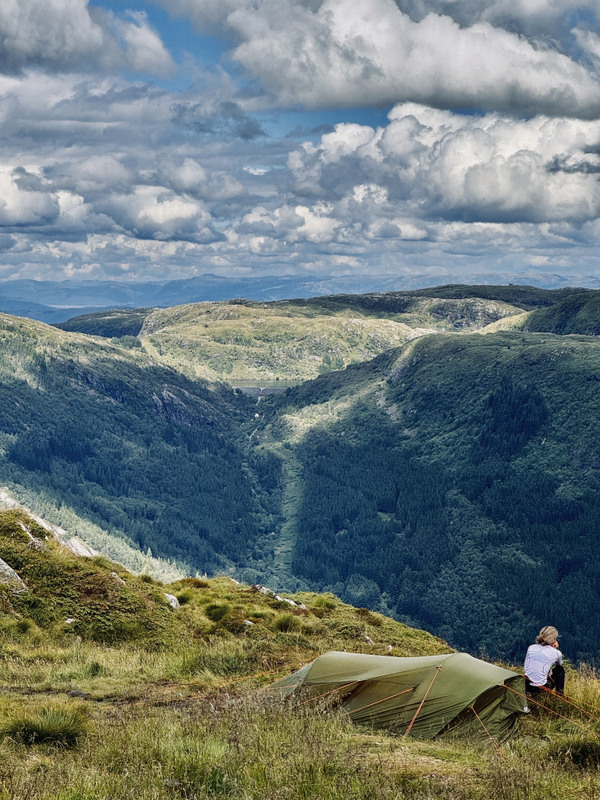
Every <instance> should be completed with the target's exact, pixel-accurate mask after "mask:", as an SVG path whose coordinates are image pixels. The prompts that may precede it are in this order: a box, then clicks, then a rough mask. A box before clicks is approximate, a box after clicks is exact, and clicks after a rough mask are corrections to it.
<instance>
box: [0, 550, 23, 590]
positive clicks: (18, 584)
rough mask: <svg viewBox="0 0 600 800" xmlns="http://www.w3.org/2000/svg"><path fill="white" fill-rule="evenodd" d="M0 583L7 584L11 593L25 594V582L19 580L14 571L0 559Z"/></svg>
mask: <svg viewBox="0 0 600 800" xmlns="http://www.w3.org/2000/svg"><path fill="white" fill-rule="evenodd" d="M0 583H3V584H8V586H10V588H11V589H12V590H13V591H16V592H25V591H27V586H26V585H25V581H24V580H23V579H22V578H20V577H19V576H18V575H17V573H16V572H15V571H14V569H13V568H12V567H11V566H9V565H8V564H7V563H6V561H4V560H3V559H1V558H0Z"/></svg>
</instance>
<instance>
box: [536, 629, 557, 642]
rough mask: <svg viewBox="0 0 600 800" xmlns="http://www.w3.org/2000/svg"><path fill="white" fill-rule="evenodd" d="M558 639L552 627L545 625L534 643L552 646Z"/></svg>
mask: <svg viewBox="0 0 600 800" xmlns="http://www.w3.org/2000/svg"><path fill="white" fill-rule="evenodd" d="M557 639H558V631H557V630H556V628H554V627H553V626H552V625H546V626H545V627H544V628H542V630H541V631H540V632H539V633H538V635H537V637H536V642H537V643H538V644H553V643H554V642H555V641H556V640H557Z"/></svg>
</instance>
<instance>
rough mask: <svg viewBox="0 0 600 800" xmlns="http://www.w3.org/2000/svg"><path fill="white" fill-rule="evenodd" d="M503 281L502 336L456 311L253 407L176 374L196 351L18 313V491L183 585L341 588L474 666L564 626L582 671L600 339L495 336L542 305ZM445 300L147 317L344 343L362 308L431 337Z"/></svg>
mask: <svg viewBox="0 0 600 800" xmlns="http://www.w3.org/2000/svg"><path fill="white" fill-rule="evenodd" d="M504 288H507V292H508V294H509V295H510V297H511V299H512V300H513V301H515V302H517V300H519V302H520V304H521V305H520V307H518V306H511V308H512V310H513V311H515V312H516V311H518V312H519V313H518V314H517V313H514V314H512V313H511V315H510V316H509V317H503V316H502V314H500V315H499V319H497V321H496V323H491V324H488V325H486V326H485V327H484V328H482V329H481V330H482V331H486V333H485V335H481V334H480V333H473V332H471V331H469V328H468V327H467V328H466V330H465V329H463V328H459V330H461V332H460V333H456V332H454V333H450V332H448V331H447V330H445V329H444V328H445V327H446V328H447V327H448V326H449V325H450V324H451V322H450V319H451V318H450V316H449V315H448V311H447V310H446V311H445V312H444V314H441V316H440V320H441V321H440V322H439V329H440V332H439V333H436V334H429V335H422V336H420V337H419V338H415V339H411V340H410V341H408V342H406V343H405V344H403V345H402V346H401V347H399V348H392V349H390V350H386V352H384V353H383V354H381V355H379V356H377V357H376V358H374V359H371V360H369V361H366V362H363V363H360V364H352V365H349V366H348V367H347V368H346V369H344V370H340V371H330V372H328V373H324V374H323V375H321V376H320V377H318V378H317V379H315V380H312V381H308V382H305V383H302V384H301V385H299V386H296V387H290V388H288V389H287V390H286V391H285V393H284V394H282V395H280V396H278V397H271V398H261V401H260V403H259V404H258V405H257V404H256V402H255V401H252V400H250V399H249V398H247V397H243V396H242V395H241V394H240V393H238V392H235V391H233V390H231V389H230V388H229V389H228V388H227V387H226V386H224V385H222V384H211V383H208V382H206V381H204V380H200V379H197V378H192V377H189V376H186V375H185V374H183V373H184V372H187V371H188V369H189V364H191V363H192V360H193V359H189V358H188V361H187V362H185V363H182V365H180V368H179V369H175V368H174V367H173V366H166V365H164V364H161V363H159V362H158V361H157V359H156V358H152V357H151V356H149V355H148V353H146V352H144V351H143V350H142V348H140V347H138V346H133V345H134V344H135V342H136V341H137V338H135V337H131V336H126V337H123V338H121V339H110V340H108V339H99V338H96V337H89V336H85V335H82V334H76V333H67V332H64V331H60V330H56V329H53V328H49V327H47V326H44V325H42V324H39V323H33V322H27V321H25V320H14V319H11V318H8V317H5V318H3V319H2V331H1V333H2V336H3V339H2V342H3V346H2V350H0V367H1V369H2V383H1V384H0V391H2V392H3V394H2V407H1V410H0V420H1V428H0V430H1V431H2V440H1V444H2V449H1V450H0V476H2V482H3V483H4V484H6V485H7V486H8V488H9V490H10V491H11V492H12V494H13V496H15V497H16V498H17V499H19V500H20V501H21V502H22V503H24V504H25V505H28V506H30V507H35V508H39V509H40V511H41V513H43V514H44V515H46V516H47V517H48V518H49V519H51V520H52V521H53V522H55V523H57V524H63V525H64V526H65V527H68V528H70V529H71V530H77V532H78V535H80V536H81V537H82V538H84V539H85V540H86V541H87V542H89V543H90V544H92V546H94V547H96V549H99V550H102V551H103V552H106V553H107V554H108V555H111V556H112V557H114V558H122V557H123V556H122V555H121V553H123V549H122V548H123V545H126V552H125V553H124V555H125V562H126V563H130V564H131V566H132V567H134V568H136V569H139V566H136V565H134V563H133V560H131V561H130V560H128V559H132V554H133V553H134V552H136V553H138V554H140V553H141V554H143V555H153V556H161V557H162V558H163V559H164V560H166V562H167V567H168V569H169V570H174V571H175V572H177V573H178V574H188V575H191V576H193V575H195V574H196V573H200V574H208V575H215V574H223V573H227V574H230V575H233V576H235V577H236V578H237V579H240V580H244V581H246V582H247V583H256V582H259V583H263V582H266V583H275V584H276V585H278V586H279V587H281V588H282V589H286V590H289V591H297V590H313V591H321V590H327V591H331V592H333V593H334V594H335V595H337V596H339V597H341V598H342V600H344V601H345V602H349V603H351V604H353V605H357V606H363V607H369V608H371V609H374V610H377V611H381V612H383V613H385V614H388V615H391V616H394V617H396V618H397V619H399V620H402V621H405V622H406V623H409V624H412V625H415V626H417V627H420V628H426V629H428V630H430V631H432V632H433V633H435V634H436V635H439V636H441V637H442V638H444V639H446V640H447V641H449V642H450V643H451V644H452V646H456V647H459V648H462V649H466V650H468V651H469V652H472V653H474V654H476V655H477V654H479V653H480V652H482V651H483V652H487V653H490V654H492V655H494V656H495V657H503V658H520V656H521V654H522V652H523V650H524V648H525V646H526V645H527V644H528V643H529V641H530V639H531V636H532V635H533V633H534V632H535V630H536V629H539V627H540V626H541V625H542V624H545V623H546V622H548V621H551V622H552V623H553V624H556V625H557V627H558V628H559V630H560V631H561V634H562V641H563V646H564V649H565V651H566V652H567V653H568V654H569V656H570V657H571V658H573V659H579V660H583V661H587V662H589V663H592V664H593V663H596V660H597V658H598V647H597V640H598V631H597V630H596V629H597V626H598V625H599V624H600V623H597V622H596V620H598V619H600V616H599V615H598V611H599V610H600V609H599V603H600V601H599V599H598V597H599V594H598V592H599V591H600V573H599V572H598V570H597V568H596V566H595V563H596V559H595V555H594V554H595V548H596V531H597V529H598V522H599V521H600V520H599V519H598V516H599V513H600V512H599V505H598V500H597V498H598V488H599V486H598V481H599V474H600V473H599V471H598V470H599V463H600V462H599V456H598V452H599V451H598V447H599V436H598V427H597V420H598V418H599V417H600V409H599V408H598V404H599V402H600V400H599V395H598V392H597V384H598V381H599V380H600V360H599V359H600V351H599V349H598V348H599V346H600V342H599V340H598V339H597V338H595V337H593V336H588V337H586V336H573V335H569V336H558V335H553V334H546V333H544V334H540V333H531V332H527V331H519V330H512V331H511V330H507V331H502V330H500V331H496V332H492V331H493V330H494V327H495V326H498V325H504V324H510V325H511V326H512V325H513V324H514V320H515V318H521V313H526V314H527V313H530V312H528V311H523V308H525V307H529V308H531V307H532V306H535V305H536V304H537V305H538V306H539V305H540V304H541V303H545V302H546V301H547V295H544V294H542V295H540V294H539V292H538V291H533V292H531V293H529V290H528V289H526V287H504ZM488 289H489V292H488V293H489V294H492V295H496V294H502V293H503V291H501V290H503V287H500V288H497V287H488ZM464 291H465V289H464V287H462V288H460V287H458V288H457V287H445V288H442V289H441V290H440V292H441V293H447V294H448V293H450V294H455V293H460V292H464ZM432 292H433V290H432ZM517 295H518V297H517ZM585 295H586V296H587V297H589V298H590V300H591V298H593V297H594V293H591V292H590V293H585ZM576 296H577V293H573V292H565V294H564V296H563V301H564V302H567V301H568V299H569V297H576ZM565 298H567V299H566V300H565ZM450 300H452V303H451V304H450V306H449V307H450V308H451V309H453V310H454V312H456V314H457V316H456V318H455V322H459V323H460V324H461V325H462V322H461V320H462V319H463V317H464V309H465V308H466V309H469V312H470V313H471V312H473V313H472V315H471V316H469V317H468V323H469V324H474V325H477V326H480V325H481V324H482V322H483V320H482V319H481V318H480V317H479V318H478V317H477V314H475V313H474V310H475V309H477V308H481V306H478V305H477V303H479V302H480V301H481V298H478V299H477V298H476V301H474V302H473V303H466V304H465V301H464V299H462V298H450ZM450 300H448V299H447V298H440V297H437V298H433V299H432V298H425V300H424V299H423V297H418V298H415V297H413V298H409V299H408V300H407V299H406V297H392V296H388V295H372V296H363V297H359V298H354V299H352V298H350V299H345V298H342V299H340V298H329V299H322V298H317V299H315V300H314V301H312V300H311V301H302V302H299V301H293V302H291V301H290V303H283V302H282V303H277V304H269V305H268V307H267V311H265V312H263V310H262V307H260V308H258V307H256V306H255V304H251V303H226V304H220V305H216V306H215V305H212V304H208V305H206V306H204V305H200V306H189V307H185V306H184V307H180V308H176V309H169V310H167V311H157V312H154V311H153V312H151V313H150V314H149V315H148V316H147V317H145V321H144V325H148V323H149V321H150V320H153V319H154V320H155V321H156V323H157V328H156V331H157V340H156V341H157V342H160V338H158V337H159V334H160V332H161V331H162V330H164V331H166V332H167V333H168V335H169V336H171V335H172V340H173V341H174V342H176V338H177V337H176V334H175V331H179V332H181V331H185V327H186V325H189V326H190V330H192V331H195V330H196V329H197V328H198V318H199V313H200V312H201V311H204V312H205V316H207V317H208V318H209V319H210V320H211V321H210V322H209V323H207V325H209V329H210V327H211V326H213V324H214V327H215V329H218V326H219V325H221V323H222V324H223V325H230V333H231V335H232V336H235V335H239V336H240V338H241V339H243V338H244V336H245V335H246V331H245V329H244V326H245V325H251V321H252V320H254V321H256V320H255V316H259V315H260V314H263V313H264V314H265V319H266V318H267V314H269V315H271V316H270V317H269V319H271V318H273V319H274V320H275V321H276V324H275V323H274V324H275V327H276V328H277V331H278V332H279V333H282V332H283V333H284V332H285V330H284V328H283V326H284V324H285V319H286V317H285V314H286V313H288V312H289V308H290V307H292V309H293V312H289V313H291V314H292V316H291V317H287V320H288V326H289V327H290V328H292V323H293V324H296V323H298V324H299V325H300V323H302V325H301V326H300V327H301V328H302V326H303V327H304V329H307V330H308V329H310V328H313V322H314V325H315V326H318V325H321V324H322V325H323V326H324V328H323V329H325V326H326V324H327V321H328V320H329V321H331V320H333V325H334V327H335V326H337V329H339V328H340V327H341V326H342V325H343V323H344V321H345V320H347V319H348V318H349V317H350V318H351V319H357V318H358V317H357V315H358V314H362V315H363V316H362V319H363V320H364V321H365V325H366V324H367V323H370V322H371V321H374V322H375V323H377V324H379V323H381V322H392V323H394V324H400V323H397V322H396V320H397V318H398V317H399V316H401V315H406V314H412V315H413V317H412V319H413V324H415V325H416V324H417V323H419V322H420V320H422V319H423V316H420V317H419V316H418V315H419V314H421V315H423V314H425V313H427V314H428V315H429V316H428V317H427V318H428V319H429V320H431V321H433V318H434V315H433V310H434V309H437V310H438V311H439V309H440V306H439V305H438V304H439V303H442V304H444V305H445V307H446V309H447V308H448V303H450ZM484 302H485V304H487V305H486V306H485V307H486V308H488V310H489V308H490V305H489V304H495V303H496V302H499V301H496V300H489V299H485V301H484ZM461 304H462V305H461ZM219 309H220V310H221V311H223V312H224V314H225V317H226V318H225V319H224V320H219V319H218V313H219ZM407 309H408V310H407ZM461 309H462V310H461ZM505 310H506V309H505ZM440 313H441V312H440ZM535 313H537V312H536V311H534V312H532V314H535ZM155 314H156V317H155V316H154V315H155ZM386 314H387V315H388V316H387V317H386V316H385V315H386ZM494 314H495V315H496V317H498V314H496V312H494ZM228 315H231V317H228ZM312 315H314V316H312ZM394 315H397V316H396V317H394ZM392 317H394V318H392ZM200 318H201V317H200ZM405 318H406V316H405ZM290 320H291V322H290ZM264 324H265V326H266V325H267V322H265V323H264ZM404 324H406V323H404ZM452 324H453V323H452ZM161 326H164V328H163V327H161ZM170 326H172V327H170ZM178 326H179V327H178ZM201 327H202V328H203V324H202V326H201ZM258 328H259V329H260V326H258ZM221 330H224V328H221ZM333 330H334V328H330V329H328V331H329V334H328V335H332V334H331V331H333ZM412 330H413V331H414V328H413V329H412ZM147 331H148V334H147V335H148V338H147V341H150V340H151V338H152V336H153V335H154V333H153V331H152V329H151V327H148V328H147ZM169 331H172V334H171V333H170V332H169ZM236 331H237V333H236ZM167 333H165V339H164V341H165V342H167V341H168V336H167ZM191 336H192V334H191V333H190V334H189V338H186V337H187V334H186V337H183V336H182V340H181V341H182V343H186V342H190V341H191V340H192V339H191ZM290 337H291V338H290V341H291V343H292V344H291V347H292V348H298V347H300V345H299V344H298V343H295V340H294V337H293V336H291V334H290ZM142 339H144V337H143V336H142ZM177 346H178V347H179V351H180V352H184V351H185V350H186V347H184V346H183V344H180V345H177ZM239 346H240V348H241V349H240V352H241V350H243V345H242V344H240V345H239ZM316 346H317V345H315V347H316ZM157 351H158V346H157ZM167 351H168V347H166V346H165V353H167ZM176 352H177V348H176V347H175V345H174V346H173V350H172V351H171V353H172V354H174V353H176ZM159 356H160V358H163V357H165V358H166V355H165V354H163V355H161V354H159ZM181 358H182V361H183V360H185V358H186V356H183V355H182V356H181ZM173 363H176V358H175V356H174V355H173ZM329 366H331V365H329ZM119 548H120V549H119ZM127 548H129V549H127ZM149 551H150V552H149Z"/></svg>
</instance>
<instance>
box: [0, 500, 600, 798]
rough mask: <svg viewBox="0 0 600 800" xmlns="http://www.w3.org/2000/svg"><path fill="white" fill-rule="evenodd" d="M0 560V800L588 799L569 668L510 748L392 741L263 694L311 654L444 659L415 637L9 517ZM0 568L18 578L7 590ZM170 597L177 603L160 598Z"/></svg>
mask: <svg viewBox="0 0 600 800" xmlns="http://www.w3.org/2000/svg"><path fill="white" fill-rule="evenodd" d="M0 559H2V561H0V567H1V568H2V570H3V571H2V572H0V603H1V605H2V613H1V614H0V653H1V658H0V791H1V792H2V793H3V795H4V796H6V797H10V798H15V800H16V799H17V798H28V799H29V800H57V799H60V800H75V798H77V799H78V800H94V799H95V798H98V797H119V798H122V800H151V798H155V799H156V798H158V799H159V800H169V798H179V797H188V798H191V797H197V798H206V800H208V798H213V799H214V798H227V797H233V796H243V797H246V798H248V800H262V798H264V797H266V796H269V797H274V798H284V797H285V798H287V799H288V800H307V798H317V797H318V798H321V800H342V798H348V797H364V798H373V800H414V798H417V797H419V798H428V799H429V800H443V798H448V797H450V796H451V797H452V798H455V800H474V799H475V798H486V800H520V798H523V797H524V796H527V797H529V798H534V799H535V800H537V798H539V800H541V798H542V797H544V798H547V797H561V798H566V799H567V800H578V798H580V797H581V796H582V791H586V792H587V788H588V787H591V788H590V791H589V792H587V794H588V795H589V796H590V797H591V796H593V794H594V792H595V789H594V787H595V781H596V773H597V757H598V742H597V733H596V731H595V724H594V721H593V720H590V719H589V718H586V716H585V715H586V714H587V713H588V712H586V707H588V708H589V707H590V704H592V705H593V704H595V705H596V706H597V705H598V704H599V703H600V687H599V685H598V680H597V679H595V678H593V677H591V676H590V674H589V672H588V673H580V674H578V673H575V672H574V671H573V670H572V669H570V670H569V674H568V686H569V691H570V697H569V698H568V703H567V702H566V701H560V700H559V699H556V698H549V699H545V698H542V701H541V702H538V701H536V700H535V699H533V698H532V700H531V701H530V702H531V704H532V713H531V714H529V715H528V716H525V717H524V718H523V719H522V720H521V722H522V726H521V728H520V730H519V731H518V736H517V738H516V739H513V740H512V742H511V744H510V746H506V747H501V745H500V744H499V743H498V742H495V741H494V740H491V739H489V738H487V737H486V738H484V739H483V741H482V743H480V744H479V745H476V744H475V743H473V742H471V741H470V740H468V739H467V740H465V739H462V738H461V739H455V740H452V739H450V740H448V741H420V740H419V739H416V738H414V737H413V736H410V737H409V738H401V737H400V736H394V735H392V734H391V733H390V732H387V731H386V730H377V731H373V730H371V729H370V728H369V727H366V726H362V727H361V726H355V725H352V724H351V722H350V721H349V719H348V717H347V716H346V715H344V713H343V710H338V709H336V703H335V698H334V697H331V696H324V697H320V698H315V699H314V702H310V703H307V702H306V701H302V700H301V701H300V702H296V703H280V702H275V701H274V700H273V698H271V697H269V695H268V694H267V693H265V692H263V691H262V690H263V689H265V688H267V687H268V686H269V685H270V684H271V683H272V682H273V681H274V680H275V679H276V678H278V677H280V676H283V675H287V674H289V673H290V672H291V671H292V670H293V669H295V668H297V667H298V666H300V665H301V664H304V663H307V662H309V661H310V660H312V659H313V658H314V657H315V656H316V655H317V654H319V653H320V652H323V651H324V650H326V649H332V648H335V649H338V650H348V651H351V652H363V653H375V654H377V653H382V652H383V653H386V654H389V652H390V648H391V651H392V652H393V653H394V654H396V655H424V654H433V653H442V652H448V651H449V649H448V648H447V646H446V645H445V643H444V642H442V641H440V640H439V639H435V638H434V637H432V636H430V635H429V634H426V633H424V632H423V631H418V630H414V629H411V628H408V627H406V626H405V625H402V624H401V623H398V622H394V621H393V620H391V619H388V618H386V617H384V616H382V615H380V614H377V613H373V612H370V611H368V610H367V609H365V608H353V607H351V606H348V605H345V604H343V603H341V602H340V601H339V600H337V599H336V598H335V597H333V596H331V595H322V594H321V595H319V594H312V593H300V594H296V595H292V596H290V595H287V596H285V595H284V596H283V597H282V596H279V595H275V594H274V593H273V592H269V591H268V590H266V589H265V588H264V587H258V586H254V587H250V586H244V585H242V584H238V583H236V582H234V581H232V580H231V579H229V578H219V579H210V580H200V579H197V578H188V579H185V580H180V581H178V582H176V583H174V584H169V585H164V584H161V583H159V582H157V581H154V580H152V579H151V578H149V577H148V576H138V577H136V576H133V575H131V574H129V573H128V572H126V571H125V570H123V569H122V567H120V566H119V565H117V564H114V563H111V562H109V561H108V560H107V559H105V558H103V557H99V556H98V557H93V558H82V557H80V556H76V555H74V554H73V553H72V552H71V551H69V550H68V549H65V547H64V546H63V545H61V544H60V542H58V541H56V540H54V539H53V538H52V537H49V536H48V531H47V529H46V527H41V526H40V525H39V523H38V522H36V520H34V519H32V518H31V517H30V516H28V515H26V514H23V513H22V512H17V511H10V512H3V513H0ZM6 562H10V563H11V564H12V565H13V566H14V567H15V568H17V569H18V570H19V572H20V576H21V577H20V578H19V580H21V579H25V583H24V584H23V583H21V585H16V584H15V583H14V579H13V581H12V583H11V582H10V581H9V582H7V579H6V566H5V564H6ZM175 595H177V597H178V598H179V605H178V606H177V604H176V603H173V604H171V603H170V602H168V599H167V596H168V597H169V598H170V599H171V600H173V598H174V596H175ZM394 688H396V687H394ZM586 704H587V706H586ZM557 709H558V710H557ZM500 759H501V760H500ZM540 762H541V763H542V764H543V781H542V782H540V776H539V766H540Z"/></svg>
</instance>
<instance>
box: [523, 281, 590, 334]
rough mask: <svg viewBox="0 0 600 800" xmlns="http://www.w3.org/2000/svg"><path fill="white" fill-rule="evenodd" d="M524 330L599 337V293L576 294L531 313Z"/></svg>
mask: <svg viewBox="0 0 600 800" xmlns="http://www.w3.org/2000/svg"><path fill="white" fill-rule="evenodd" d="M524 329H525V330H528V331H547V332H549V333H558V334H569V333H576V334H584V335H589V336H598V335H600V292H576V293H574V294H572V295H569V296H568V297H566V298H565V299H564V300H562V302H560V303H557V304H556V305H553V306H551V307H550V308H543V309H539V310H537V311H534V312H532V313H531V314H530V315H529V316H528V317H527V319H526V321H525V324H524Z"/></svg>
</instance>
